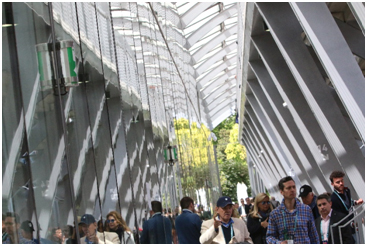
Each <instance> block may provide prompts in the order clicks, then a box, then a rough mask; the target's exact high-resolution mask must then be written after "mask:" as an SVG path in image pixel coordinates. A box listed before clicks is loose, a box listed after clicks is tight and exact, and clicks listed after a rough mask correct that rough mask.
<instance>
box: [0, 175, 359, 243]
mask: <svg viewBox="0 0 367 246" xmlns="http://www.w3.org/2000/svg"><path fill="white" fill-rule="evenodd" d="M344 176H345V174H344V173H343V172H341V171H334V172H332V173H331V175H330V181H331V185H332V187H333V192H332V193H331V194H330V193H327V192H325V193H322V194H321V195H319V196H316V195H315V193H314V192H313V190H312V187H311V186H309V185H307V184H305V185H303V186H301V187H300V189H299V197H300V198H301V199H298V198H297V188H296V184H295V182H294V180H293V178H292V177H290V176H287V177H285V178H282V179H281V180H280V181H279V183H278V188H279V190H280V193H281V195H282V196H283V199H282V201H281V202H279V201H276V200H275V198H274V197H271V198H270V197H269V195H267V194H266V193H259V194H257V195H256V196H255V197H254V198H249V197H247V198H246V199H245V200H244V199H243V198H241V199H240V204H238V203H233V202H232V199H231V198H230V197H228V196H222V197H220V198H219V199H218V200H217V203H216V207H215V210H214V214H213V216H211V214H210V212H208V211H204V210H203V207H202V206H198V207H197V208H196V206H195V203H194V200H193V199H192V198H190V197H183V198H182V199H181V201H180V206H181V213H179V208H178V207H176V208H175V210H174V212H173V213H172V211H171V209H168V211H167V210H164V209H163V208H162V204H161V202H159V201H152V202H151V211H150V218H149V219H148V220H145V221H144V223H143V228H142V230H141V232H140V233H133V232H132V231H131V230H130V228H129V227H128V226H127V224H126V222H125V221H124V219H122V217H121V215H120V214H119V213H118V212H116V211H111V212H109V213H108V214H107V216H106V220H105V223H104V224H103V223H102V221H101V220H100V221H97V220H96V219H95V217H94V216H93V215H91V214H84V215H83V216H82V217H81V218H80V221H79V223H78V227H76V228H78V229H79V235H80V242H81V243H83V244H84V243H86V244H101V243H108V244H134V243H136V242H137V241H139V242H140V243H142V244H172V243H176V244H212V243H220V244H232V243H254V244H292V243H296V244H311V243H312V244H327V243H329V244H330V243H339V244H340V243H344V244H353V243H355V228H354V225H353V224H351V225H347V226H345V227H344V228H343V229H342V230H341V237H340V235H339V232H338V230H337V228H331V227H330V226H331V225H333V224H335V223H337V222H339V221H340V220H342V219H344V218H345V217H346V216H348V217H349V218H348V220H349V219H352V218H353V214H350V210H351V209H352V207H353V206H357V205H360V204H362V203H363V200H362V199H358V200H353V199H352V194H351V191H350V190H349V189H348V188H347V187H345V186H344ZM245 201H246V203H245ZM301 201H302V202H301ZM4 227H5V232H4ZM33 231H34V228H33V224H32V222H31V221H29V220H26V221H24V222H22V223H21V224H20V222H19V216H18V215H17V214H15V213H10V212H9V213H6V214H5V215H3V239H2V241H3V243H24V244H31V243H66V244H69V243H77V238H76V229H75V227H72V226H68V227H66V228H64V229H63V230H62V229H61V228H53V229H52V230H51V231H50V233H49V237H48V239H43V238H41V239H40V241H41V242H39V241H38V240H37V239H35V238H34V237H33ZM332 235H333V241H332V239H331V238H332ZM134 237H135V238H134ZM136 237H139V238H136ZM340 239H341V240H340Z"/></svg>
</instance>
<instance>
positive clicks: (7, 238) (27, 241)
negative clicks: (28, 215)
mask: <svg viewBox="0 0 367 246" xmlns="http://www.w3.org/2000/svg"><path fill="white" fill-rule="evenodd" d="M18 238H19V243H20V244H36V242H35V241H33V240H28V239H25V238H24V237H23V236H22V234H21V233H20V229H19V231H18ZM3 244H13V242H11V240H10V237H9V236H7V237H6V239H5V240H4V241H3Z"/></svg>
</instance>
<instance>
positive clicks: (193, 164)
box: [174, 118, 212, 197]
mask: <svg viewBox="0 0 367 246" xmlns="http://www.w3.org/2000/svg"><path fill="white" fill-rule="evenodd" d="M174 123H175V134H176V141H177V146H178V149H179V153H180V155H179V159H180V169H181V170H180V171H181V175H182V177H181V185H182V190H183V192H184V194H186V195H189V196H191V197H195V196H196V195H195V190H197V189H200V188H204V187H205V181H206V180H207V179H209V166H208V161H209V160H208V150H207V148H208V146H209V147H211V148H212V142H211V141H208V140H207V138H208V136H209V134H210V130H209V129H208V128H207V127H206V126H205V125H203V124H202V125H201V126H200V128H199V127H198V125H197V123H196V122H191V125H190V122H189V120H188V119H185V118H180V119H177V120H175V122H174Z"/></svg>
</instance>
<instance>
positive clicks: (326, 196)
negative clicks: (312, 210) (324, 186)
mask: <svg viewBox="0 0 367 246" xmlns="http://www.w3.org/2000/svg"><path fill="white" fill-rule="evenodd" d="M321 199H326V201H328V202H331V197H330V196H329V195H328V194H327V193H324V194H321V195H319V196H318V197H317V198H316V201H318V200H321Z"/></svg>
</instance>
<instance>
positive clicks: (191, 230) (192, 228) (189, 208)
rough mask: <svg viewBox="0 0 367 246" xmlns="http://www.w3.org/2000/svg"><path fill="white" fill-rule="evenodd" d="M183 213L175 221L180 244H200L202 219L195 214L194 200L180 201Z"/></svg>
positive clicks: (184, 199) (185, 198)
mask: <svg viewBox="0 0 367 246" xmlns="http://www.w3.org/2000/svg"><path fill="white" fill-rule="evenodd" d="M180 205H181V209H182V213H181V214H180V215H179V216H177V218H176V220H175V225H176V233H177V236H178V243H179V244H200V241H199V239H200V230H201V223H202V221H201V219H200V217H199V215H197V214H195V206H194V200H193V199H192V198H190V197H183V198H182V199H181V201H180Z"/></svg>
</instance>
